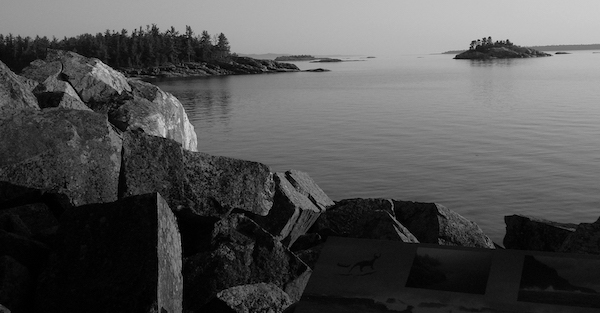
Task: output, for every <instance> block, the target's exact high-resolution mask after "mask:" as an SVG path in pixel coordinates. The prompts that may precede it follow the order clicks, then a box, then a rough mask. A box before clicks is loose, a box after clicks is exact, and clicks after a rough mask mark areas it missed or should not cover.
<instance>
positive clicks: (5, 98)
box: [0, 61, 40, 119]
mask: <svg viewBox="0 0 600 313" xmlns="http://www.w3.org/2000/svg"><path fill="white" fill-rule="evenodd" d="M31 89H32V88H31V86H30V85H28V84H26V83H24V79H23V78H22V77H20V76H18V75H17V74H15V73H13V71H11V70H10V69H9V68H8V67H7V66H6V65H5V64H4V63H2V62H1V61H0V119H6V118H9V117H10V116H12V115H13V114H15V113H18V112H21V111H23V110H28V111H33V110H39V109H40V108H39V106H38V102H37V99H36V97H35V96H34V95H33V93H32V92H31Z"/></svg>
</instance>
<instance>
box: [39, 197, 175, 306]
mask: <svg viewBox="0 0 600 313" xmlns="http://www.w3.org/2000/svg"><path fill="white" fill-rule="evenodd" d="M181 270H182V258H181V239H180V235H179V231H178V227H177V222H176V220H175V216H174V215H173V212H172V211H171V209H170V208H169V206H168V205H167V203H166V202H165V201H164V200H163V199H162V197H161V196H160V195H159V194H156V193H153V194H146V195H140V196H135V197H130V198H126V199H121V200H119V201H116V202H112V203H104V204H90V205H85V206H81V207H77V208H73V209H70V210H67V211H66V212H65V213H64V214H63V217H62V219H61V224H60V228H59V233H58V248H57V256H56V260H55V262H53V264H52V265H51V266H50V267H49V269H48V271H47V272H46V273H45V276H44V277H45V279H44V280H43V281H42V283H41V285H40V287H39V288H38V289H39V293H38V301H37V303H36V305H37V310H38V312H181V311H182V295H183V277H182V274H181V273H182V272H181Z"/></svg>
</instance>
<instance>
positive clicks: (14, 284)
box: [0, 255, 33, 312]
mask: <svg viewBox="0 0 600 313" xmlns="http://www.w3.org/2000/svg"><path fill="white" fill-rule="evenodd" d="M32 288H33V278H32V276H31V274H30V272H29V270H28V269H27V267H25V266H23V265H22V264H20V263H19V262H17V260H15V259H13V258H12V257H10V256H6V255H3V256H0V303H2V304H3V305H5V306H6V308H10V310H12V311H13V312H27V311H28V310H29V306H30V304H31V300H32V299H31V298H32V297H31V295H32V291H33V290H32ZM6 308H5V309H6ZM6 310H8V309H6ZM0 312H3V311H2V305H0ZM9 312H10V311H9Z"/></svg>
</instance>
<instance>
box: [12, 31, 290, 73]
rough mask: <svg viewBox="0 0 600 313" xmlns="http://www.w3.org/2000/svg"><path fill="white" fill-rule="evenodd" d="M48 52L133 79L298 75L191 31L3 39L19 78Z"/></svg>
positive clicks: (218, 37)
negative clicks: (86, 61)
mask: <svg viewBox="0 0 600 313" xmlns="http://www.w3.org/2000/svg"><path fill="white" fill-rule="evenodd" d="M47 49H57V50H67V51H73V52H76V53H78V54H81V55H83V56H85V57H90V58H97V59H99V60H100V61H102V62H104V63H106V64H108V65H109V66H111V67H113V68H116V69H118V70H119V71H121V72H123V73H124V74H126V75H128V76H137V77H148V76H150V77H152V76H160V77H174V76H212V75H229V74H257V73H272V72H288V71H299V69H298V67H297V66H295V65H293V64H288V63H279V62H274V61H271V60H258V59H252V58H248V57H240V56H238V55H237V54H236V53H232V52H231V51H230V50H231V49H230V45H229V40H228V39H227V37H226V36H225V34H223V33H219V34H214V35H210V34H209V33H208V32H207V31H206V30H204V31H202V32H201V33H200V34H196V33H194V31H193V30H192V28H191V27H190V26H186V28H185V32H183V33H180V32H179V31H177V30H176V29H175V28H174V27H173V26H171V27H170V28H168V29H166V30H164V31H162V30H160V29H159V28H158V26H157V25H156V24H152V25H146V27H145V28H144V27H139V28H138V29H134V30H133V31H131V32H129V31H127V30H125V29H123V30H121V31H120V32H117V31H114V30H113V31H110V30H106V31H105V32H104V33H97V34H95V35H93V34H88V33H86V34H81V35H78V36H75V37H64V38H63V39H60V40H59V39H57V38H56V37H53V38H52V39H49V38H47V37H45V36H44V37H40V36H35V37H34V38H31V37H22V36H19V35H16V36H15V35H13V34H8V35H3V34H0V61H2V62H4V63H5V64H6V65H7V66H8V67H9V68H11V69H12V70H13V71H15V72H20V71H21V69H23V68H25V67H26V66H28V65H29V63H30V62H32V61H34V60H36V59H44V58H45V57H46V51H47Z"/></svg>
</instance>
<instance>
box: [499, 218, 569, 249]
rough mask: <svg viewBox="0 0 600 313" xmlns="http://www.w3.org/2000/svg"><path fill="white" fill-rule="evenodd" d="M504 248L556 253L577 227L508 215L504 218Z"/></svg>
mask: <svg viewBox="0 0 600 313" xmlns="http://www.w3.org/2000/svg"><path fill="white" fill-rule="evenodd" d="M504 222H505V223H506V235H505V236H504V241H503V243H504V247H505V248H507V249H516V250H538V251H551V252H557V251H559V249H560V247H561V246H562V245H563V243H564V241H565V239H567V237H568V236H569V235H570V234H572V233H573V232H574V231H575V228H576V227H577V225H575V224H568V223H557V222H552V221H548V220H544V219H541V218H535V217H529V216H523V215H510V216H505V217H504Z"/></svg>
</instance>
